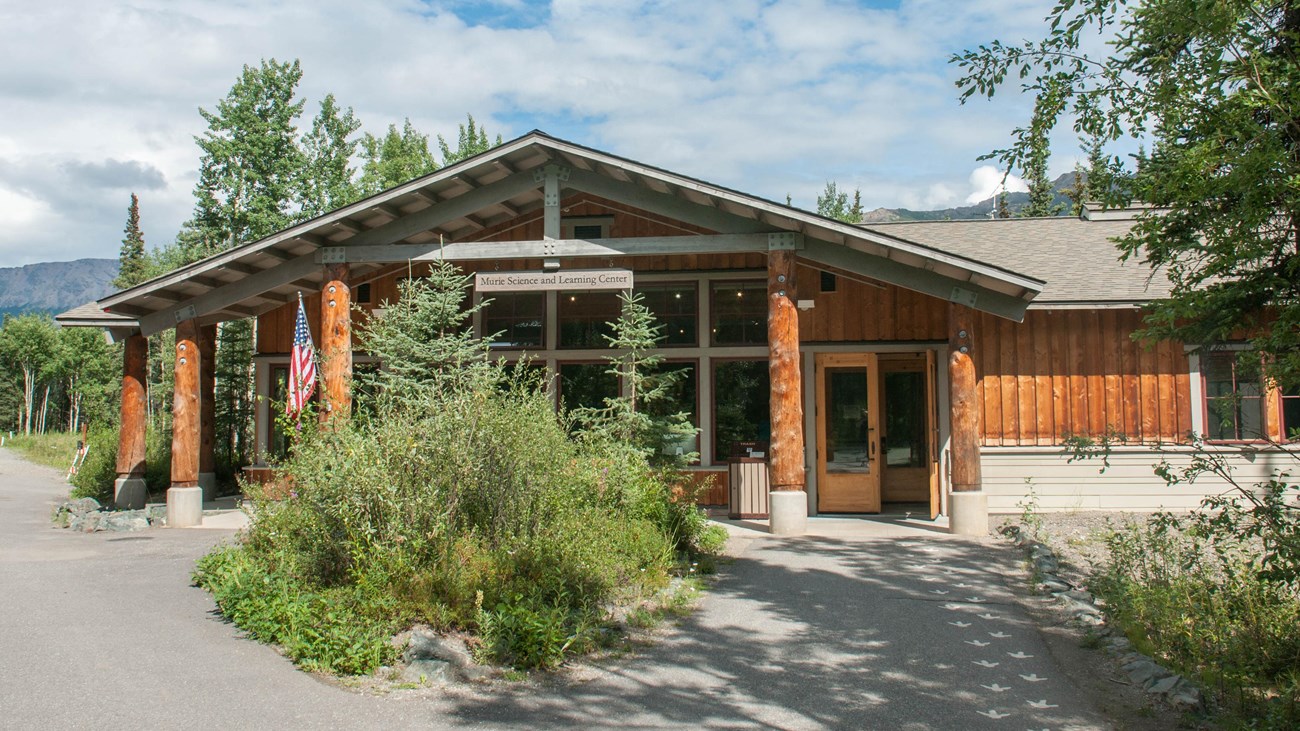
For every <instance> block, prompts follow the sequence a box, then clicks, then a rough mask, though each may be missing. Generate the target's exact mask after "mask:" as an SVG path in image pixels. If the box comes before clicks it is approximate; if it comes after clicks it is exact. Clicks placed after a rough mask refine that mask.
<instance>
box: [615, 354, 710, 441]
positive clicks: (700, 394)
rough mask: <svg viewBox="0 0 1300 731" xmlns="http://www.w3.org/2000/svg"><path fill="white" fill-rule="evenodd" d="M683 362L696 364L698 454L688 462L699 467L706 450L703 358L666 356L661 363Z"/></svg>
mask: <svg viewBox="0 0 1300 731" xmlns="http://www.w3.org/2000/svg"><path fill="white" fill-rule="evenodd" d="M683 363H685V364H687V365H691V366H694V368H695V411H694V414H692V416H693V417H694V418H693V419H691V424H692V425H693V426H694V427H695V429H696V432H695V454H696V457H695V459H693V460H691V461H690V462H689V463H688V464H689V465H690V466H692V467H697V466H699V465H700V464H702V461H703V458H704V452H703V447H704V444H703V442H704V427H703V426H702V425H701V424H700V422H702V421H704V413H703V409H704V389H703V388H702V385H703V378H702V375H703V372H702V369H703V363H702V359H701V358H698V357H695V358H667V357H665V358H664V359H663V360H662V361H660V362H659V365H660V366H661V367H662V366H667V365H675V364H683ZM622 381H623V379H622V377H620V378H619V392H620V393H622V388H623V382H622Z"/></svg>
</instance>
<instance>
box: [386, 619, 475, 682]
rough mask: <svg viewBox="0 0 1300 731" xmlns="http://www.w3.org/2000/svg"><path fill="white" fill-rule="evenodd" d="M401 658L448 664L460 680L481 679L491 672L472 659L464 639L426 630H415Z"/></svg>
mask: <svg viewBox="0 0 1300 731" xmlns="http://www.w3.org/2000/svg"><path fill="white" fill-rule="evenodd" d="M402 659H403V660H405V661H406V662H408V663H418V662H423V661H430V660H436V661H439V662H443V663H446V664H448V665H449V666H450V667H451V672H452V674H453V676H454V677H458V678H461V679H462V680H481V679H483V678H486V677H488V676H489V675H491V674H492V669H491V668H488V667H484V666H482V665H479V664H478V663H476V662H475V661H474V656H473V655H471V654H470V652H469V648H467V647H466V646H465V643H464V641H462V640H460V639H458V638H455V637H443V636H441V635H437V634H434V633H432V632H430V631H428V630H418V629H417V630H415V631H413V632H411V638H410V640H409V641H408V642H407V645H406V651H405V652H404V653H402Z"/></svg>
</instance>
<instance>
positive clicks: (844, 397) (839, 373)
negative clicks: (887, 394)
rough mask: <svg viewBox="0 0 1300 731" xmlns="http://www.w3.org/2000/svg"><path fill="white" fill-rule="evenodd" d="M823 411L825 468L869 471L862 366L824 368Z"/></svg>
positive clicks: (866, 411)
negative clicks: (824, 391)
mask: <svg viewBox="0 0 1300 731" xmlns="http://www.w3.org/2000/svg"><path fill="white" fill-rule="evenodd" d="M825 373H826V412H825V413H824V414H822V416H823V419H822V429H823V430H824V431H825V433H826V471H827V472H870V471H871V458H870V454H868V448H869V446H870V443H871V442H870V437H871V435H870V434H868V433H867V432H868V429H867V424H870V423H871V422H870V420H869V418H868V415H869V414H870V411H869V409H872V408H875V405H874V404H870V403H868V402H867V377H868V375H869V374H868V372H867V369H866V367H855V368H827V369H826V370H825Z"/></svg>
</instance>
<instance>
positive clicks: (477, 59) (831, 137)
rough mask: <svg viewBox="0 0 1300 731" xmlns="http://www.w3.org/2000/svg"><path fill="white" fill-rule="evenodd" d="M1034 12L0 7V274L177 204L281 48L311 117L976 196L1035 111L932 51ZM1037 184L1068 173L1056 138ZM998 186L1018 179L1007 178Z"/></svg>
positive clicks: (918, 204) (889, 7)
mask: <svg viewBox="0 0 1300 731" xmlns="http://www.w3.org/2000/svg"><path fill="white" fill-rule="evenodd" d="M1051 5H1052V3H1051V1H1050V0H962V1H961V2H952V1H951V0H893V1H890V0H863V1H859V2H840V1H836V0H680V1H679V0H660V1H659V2H647V3H636V2H631V1H630V0H554V1H553V2H529V1H527V0H495V1H492V0H489V1H487V2H471V1H469V0H425V1H419V0H366V1H365V2H357V1H356V0H264V1H261V2H259V1H257V0H220V1H217V2H206V1H203V0H135V1H134V2H119V1H116V0H57V1H56V2H27V1H26V0H0V27H4V28H5V30H6V39H5V42H4V43H3V44H0V216H2V217H3V220H4V225H3V226H0V267H12V266H20V265H23V264H28V263H33V262H38V261H62V260H70V259H78V258H85V257H100V258H113V257H116V256H117V251H118V248H119V246H120V244H121V240H122V229H123V226H124V225H125V222H126V211H127V205H128V203H129V201H130V194H131V193H132V192H135V193H136V194H137V195H139V196H140V207H141V225H142V228H143V229H144V233H145V239H146V241H147V242H148V244H149V245H150V246H151V247H152V246H158V245H160V244H163V243H166V242H169V241H171V240H172V239H173V238H174V236H175V235H176V231H177V229H178V228H179V226H180V224H181V223H182V222H183V221H185V220H186V219H187V218H189V216H190V214H191V213H192V211H193V208H194V202H193V201H194V199H193V190H194V184H195V182H196V180H197V178H198V164H199V150H198V148H197V146H196V145H195V144H194V137H195V136H196V135H198V134H200V133H202V131H203V130H204V122H203V120H202V118H201V117H200V116H199V113H198V110H199V108H200V107H202V108H208V109H210V108H212V107H214V106H215V104H216V102H217V101H218V100H220V99H221V98H223V97H224V96H225V95H226V92H227V91H229V89H230V86H231V85H232V84H233V83H234V81H235V79H236V78H237V76H238V75H239V72H240V69H241V68H242V67H243V66H244V65H245V64H249V65H256V64H258V63H259V62H260V61H261V60H262V59H270V58H275V59H277V60H281V61H283V60H289V59H295V58H296V59H299V60H301V62H302V67H303V71H304V76H303V80H302V83H301V85H300V87H299V93H300V95H301V97H302V98H305V99H306V100H307V108H306V111H305V113H304V119H303V120H302V122H301V125H300V126H302V127H305V126H307V125H309V124H310V118H311V116H313V115H314V113H315V110H316V107H317V105H318V104H319V101H320V99H321V98H322V97H323V96H324V95H325V94H327V93H333V94H334V95H335V96H336V98H337V99H338V101H339V103H341V104H342V105H344V106H350V107H352V108H353V109H354V110H355V112H356V115H357V117H358V118H359V119H360V120H361V121H362V123H363V125H364V127H363V130H364V131H368V132H372V133H375V134H382V133H383V132H384V130H385V129H386V128H387V126H388V125H389V124H394V123H396V124H399V125H400V124H401V122H402V120H403V119H405V118H409V119H410V120H411V122H412V123H413V124H414V125H415V126H416V128H418V129H419V130H421V131H423V132H425V133H428V134H430V135H431V136H433V135H438V134H441V135H443V136H444V137H447V138H448V139H453V140H454V138H455V134H456V130H457V126H456V125H457V124H458V123H460V122H464V120H465V115H466V114H473V115H474V118H475V120H477V121H478V122H480V123H481V124H483V126H485V127H486V129H487V130H488V132H489V133H490V134H492V135H493V136H495V135H497V134H500V135H501V136H502V137H503V138H505V139H510V138H512V137H516V136H519V135H521V134H524V133H526V132H528V131H530V130H532V129H541V130H543V131H545V132H547V133H550V134H552V135H555V136H557V137H561V138H564V139H568V140H571V141H573V142H577V143H580V144H583V145H587V146H591V147H595V148H597V149H600V150H604V151H607V152H610V153H613V154H616V155H622V156H625V157H630V158H632V159H634V160H638V161H641V162H644V163H647V164H650V165H654V166H657V167H662V168H667V169H669V170H672V171H674V172H678V173H682V174H685V175H689V176H692V177H697V178H701V179H704V180H706V181H709V182H712V183H716V184H719V185H723V186H726V187H731V188H736V189H739V190H742V191H744V192H747V193H751V194H754V195H757V196H760V197H764V198H769V199H773V200H782V201H783V200H785V197H786V195H789V196H791V198H792V199H793V203H794V205H797V206H801V207H804V208H810V209H811V208H815V206H816V197H817V194H818V193H819V192H821V191H822V190H823V188H824V187H825V184H826V182H827V181H835V182H836V183H837V184H838V185H839V187H840V189H841V190H844V189H846V188H847V189H849V190H852V189H855V188H857V189H860V190H861V191H862V199H863V203H864V205H866V206H867V207H868V208H869V209H870V208H876V207H888V208H896V207H905V208H912V209H934V208H943V207H948V206H954V205H963V204H966V203H969V202H975V201H978V200H981V199H983V198H986V197H988V196H989V195H991V194H992V193H993V192H994V189H995V187H996V186H997V184H998V183H999V182H1000V180H1001V177H1002V176H1001V173H999V172H998V171H997V170H995V169H994V168H993V167H992V166H991V165H990V164H989V163H988V162H981V161H980V160H979V159H978V158H979V156H980V155H982V154H984V153H987V152H989V151H990V150H993V149H995V148H998V147H1003V146H1006V145H1007V144H1008V143H1009V141H1010V133H1011V131H1012V130H1013V129H1014V128H1015V127H1016V126H1018V125H1022V124H1024V123H1025V122H1026V121H1027V120H1028V117H1029V113H1030V107H1031V104H1032V100H1031V99H1030V98H1028V97H1026V96H1024V95H1021V94H1019V93H1018V91H1017V90H1016V89H1014V88H1010V89H1007V90H1006V91H1005V92H1004V93H1001V94H999V95H998V96H997V97H996V98H995V99H994V100H993V101H991V102H990V101H986V100H983V99H976V100H973V101H971V102H969V103H967V104H966V105H964V106H963V105H961V104H959V102H958V94H957V90H956V88H955V86H954V85H953V82H954V80H955V79H956V78H957V77H958V69H957V68H956V67H954V66H952V65H951V64H949V63H948V58H949V57H950V56H951V55H952V54H954V53H958V52H961V51H962V50H964V49H967V48H973V47H975V46H976V45H978V44H980V43H986V42H988V41H991V40H993V39H995V38H996V39H1001V40H1004V41H1013V42H1014V41H1020V40H1022V39H1026V38H1035V39H1036V38H1039V37H1041V36H1042V35H1043V34H1044V33H1045V27H1044V23H1043V17H1044V16H1045V15H1046V14H1047V12H1048V11H1049V10H1050V7H1051ZM1052 147H1053V157H1052V163H1051V171H1050V172H1051V174H1052V175H1053V176H1055V175H1058V174H1060V173H1063V172H1066V171H1068V170H1071V169H1073V167H1074V163H1075V161H1076V160H1078V159H1079V156H1080V153H1079V150H1078V142H1077V140H1075V138H1074V136H1073V133H1072V132H1071V131H1070V130H1069V129H1064V130H1060V131H1059V132H1058V134H1056V135H1055V136H1054V137H1053V140H1052ZM1010 187H1011V189H1012V190H1015V189H1023V184H1019V183H1018V181H1017V180H1014V179H1013V180H1012V181H1011V184H1010Z"/></svg>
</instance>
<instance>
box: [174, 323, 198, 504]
mask: <svg viewBox="0 0 1300 731" xmlns="http://www.w3.org/2000/svg"><path fill="white" fill-rule="evenodd" d="M201 358H202V355H201V354H200V352H199V328H198V324H197V323H195V322H194V320H185V321H183V322H181V323H179V324H178V325H177V326H176V384H175V396H174V398H173V399H172V484H171V487H170V488H169V489H168V490H167V526H168V527H170V528H186V527H189V526H192V525H198V524H200V523H202V522H203V488H201V487H199V431H200V429H199V409H200V406H199V404H200V398H199V361H200V359H201Z"/></svg>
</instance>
